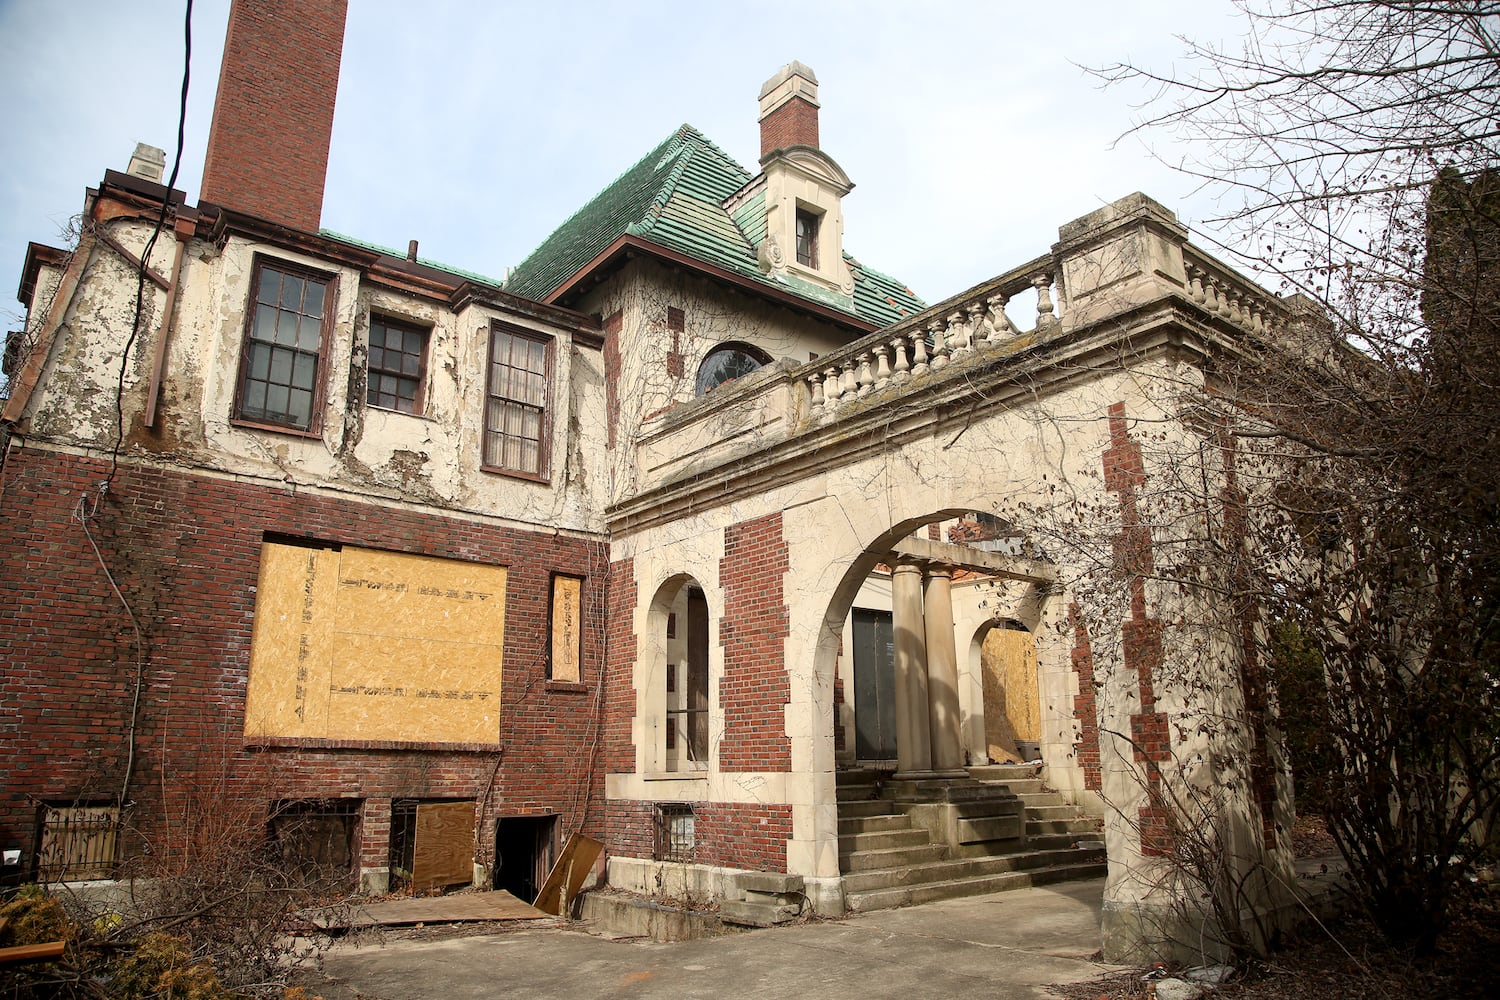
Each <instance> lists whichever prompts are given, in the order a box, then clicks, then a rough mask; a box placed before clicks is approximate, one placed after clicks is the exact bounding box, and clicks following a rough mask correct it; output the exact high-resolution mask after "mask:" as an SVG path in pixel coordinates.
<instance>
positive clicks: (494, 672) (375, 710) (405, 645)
mask: <svg viewBox="0 0 1500 1000" xmlns="http://www.w3.org/2000/svg"><path fill="white" fill-rule="evenodd" d="M333 645H334V653H333V660H334V668H333V685H332V689H331V691H330V694H329V711H328V728H329V732H331V733H339V734H346V735H345V736H344V737H343V738H349V739H353V738H358V739H362V740H408V741H438V742H444V743H494V742H495V741H496V740H498V739H499V738H500V668H499V663H500V650H499V649H497V648H493V647H486V646H480V645H477V644H473V643H449V642H434V641H433V640H431V639H409V638H393V637H389V636H372V635H352V634H349V633H340V634H338V635H336V636H334V637H333ZM353 733H358V734H359V735H358V737H354V736H352V735H348V734H353Z"/></svg>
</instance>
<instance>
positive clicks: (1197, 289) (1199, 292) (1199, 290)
mask: <svg viewBox="0 0 1500 1000" xmlns="http://www.w3.org/2000/svg"><path fill="white" fill-rule="evenodd" d="M1190 288H1191V291H1190V292H1189V294H1190V295H1191V296H1192V299H1193V301H1194V302H1196V303H1198V304H1199V305H1202V304H1203V272H1201V271H1199V270H1198V269H1197V268H1194V269H1193V283H1192V285H1191V286H1190Z"/></svg>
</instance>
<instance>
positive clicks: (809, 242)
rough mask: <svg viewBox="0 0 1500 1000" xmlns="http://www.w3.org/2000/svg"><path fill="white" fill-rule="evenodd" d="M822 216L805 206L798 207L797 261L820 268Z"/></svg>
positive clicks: (804, 265)
mask: <svg viewBox="0 0 1500 1000" xmlns="http://www.w3.org/2000/svg"><path fill="white" fill-rule="evenodd" d="M821 221H822V220H821V218H820V217H819V216H818V215H817V213H815V212H810V211H808V210H807V209H805V208H799V209H797V263H799V264H801V265H802V266H803V267H810V268H812V269H813V270H817V268H818V223H819V222H821Z"/></svg>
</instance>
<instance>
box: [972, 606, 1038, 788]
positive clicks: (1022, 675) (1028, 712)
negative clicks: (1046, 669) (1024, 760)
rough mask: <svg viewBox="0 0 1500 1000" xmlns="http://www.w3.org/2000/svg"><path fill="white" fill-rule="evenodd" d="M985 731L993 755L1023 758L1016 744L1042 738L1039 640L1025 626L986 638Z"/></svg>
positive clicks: (996, 631)
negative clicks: (1037, 649) (1037, 643)
mask: <svg viewBox="0 0 1500 1000" xmlns="http://www.w3.org/2000/svg"><path fill="white" fill-rule="evenodd" d="M980 663H981V665H982V666H983V670H984V730H985V741H986V742H987V743H988V744H989V745H990V747H991V750H990V757H991V758H992V759H1003V758H1004V757H1011V758H1013V759H1016V760H1019V759H1020V757H1019V754H1017V753H1016V748H1015V743H1016V741H1018V740H1019V741H1021V742H1036V741H1038V740H1040V739H1041V732H1042V711H1041V692H1040V690H1039V689H1038V687H1037V668H1036V641H1035V640H1034V639H1033V638H1032V635H1031V633H1030V632H1027V631H1024V630H1022V629H1009V628H995V629H991V630H990V632H989V634H988V635H986V636H985V637H984V646H983V647H982V650H981V653H980Z"/></svg>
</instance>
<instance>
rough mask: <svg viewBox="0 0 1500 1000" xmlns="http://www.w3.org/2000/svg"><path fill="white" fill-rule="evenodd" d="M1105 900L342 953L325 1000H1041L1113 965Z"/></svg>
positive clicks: (1043, 894)
mask: <svg viewBox="0 0 1500 1000" xmlns="http://www.w3.org/2000/svg"><path fill="white" fill-rule="evenodd" d="M1103 892H1104V882H1103V880H1102V879H1093V880H1090V881H1085V882H1070V883H1064V884H1061V885H1055V886H1046V887H1041V888H1031V889H1019V890H1015V891H1012V892H1002V893H995V894H993V895H989V896H974V897H970V898H967V899H954V900H946V901H944V902H939V903H929V904H927V905H925V906H918V907H910V908H907V909H900V910H879V911H875V912H872V913H866V914H859V915H857V916H852V917H849V918H847V919H844V920H837V921H820V922H814V923H809V924H801V925H794V926H789V927H778V928H773V929H770V930H759V931H751V932H745V933H737V934H729V935H725V936H723V937H717V938H709V939H705V940H701V941H683V942H678V943H673V944H657V943H653V942H642V941H610V940H607V939H605V938H601V937H596V936H593V935H590V934H587V933H584V932H582V931H579V930H574V929H570V928H567V927H537V926H535V925H528V926H526V927H525V928H524V929H518V930H514V931H510V932H507V933H500V934H494V935H486V936H482V937H462V938H449V939H446V940H436V941H413V940H401V941H391V942H388V943H386V944H383V945H375V946H371V945H364V946H361V947H357V948H356V947H353V946H351V945H348V944H339V945H337V946H335V947H334V948H333V949H332V950H331V951H330V952H329V953H328V954H327V956H326V958H325V966H324V971H325V974H326V975H327V976H328V977H329V978H330V979H331V980H333V981H334V983H336V984H338V987H334V988H331V989H328V990H323V989H322V987H321V986H319V987H318V989H319V990H320V991H321V992H323V995H324V996H325V997H326V998H327V1000H352V998H353V997H356V996H358V997H362V998H368V1000H439V998H442V1000H467V998H476V1000H477V998H484V1000H490V998H501V997H620V998H632V1000H634V998H653V997H661V998H672V1000H680V998H683V997H727V996H780V997H797V998H800V1000H818V998H824V997H826V998H838V1000H847V998H848V997H851V996H854V997H860V998H876V997H902V998H910V997H928V996H938V997H948V996H954V997H958V996H985V997H999V998H1003V1000H1010V998H1032V997H1036V998H1041V997H1047V996H1049V994H1048V993H1047V992H1046V991H1045V990H1044V989H1043V986H1044V984H1047V983H1059V982H1075V981H1078V980H1081V979H1088V978H1091V977H1093V976H1095V975H1097V974H1098V973H1100V972H1104V971H1107V970H1109V969H1110V968H1113V967H1111V966H1106V965H1102V964H1100V963H1098V962H1094V961H1091V960H1090V959H1089V956H1090V955H1092V954H1093V953H1094V952H1095V951H1096V950H1097V949H1098V947H1099V904H1100V899H1101V897H1102V895H1103ZM330 986H332V984H330ZM339 987H342V988H339ZM312 992H313V987H312V986H311V985H309V993H312Z"/></svg>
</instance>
